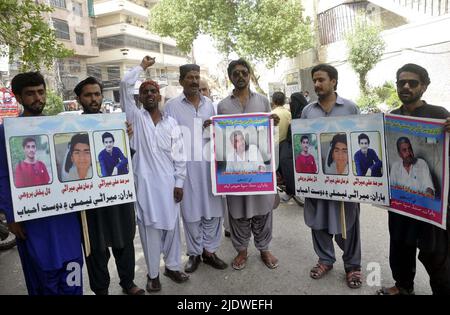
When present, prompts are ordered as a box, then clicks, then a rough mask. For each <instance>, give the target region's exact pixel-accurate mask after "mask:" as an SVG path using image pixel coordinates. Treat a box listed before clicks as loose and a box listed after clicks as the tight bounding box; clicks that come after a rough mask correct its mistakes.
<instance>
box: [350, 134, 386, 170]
mask: <svg viewBox="0 0 450 315" xmlns="http://www.w3.org/2000/svg"><path fill="white" fill-rule="evenodd" d="M350 139H351V149H352V151H351V156H352V170H353V175H355V176H362V177H381V176H383V160H382V159H383V151H382V150H383V147H382V145H381V135H380V133H379V132H378V131H361V132H359V131H357V132H352V133H350Z"/></svg>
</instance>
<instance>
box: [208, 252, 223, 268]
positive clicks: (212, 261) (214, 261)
mask: <svg viewBox="0 0 450 315" xmlns="http://www.w3.org/2000/svg"><path fill="white" fill-rule="evenodd" d="M202 259H203V262H204V263H205V264H207V265H210V266H212V267H213V268H216V269H225V268H227V267H228V265H227V264H226V263H225V262H224V261H223V260H222V259H220V258H219V257H217V255H216V254H215V253H212V254H211V255H210V256H208V255H205V253H203V254H202Z"/></svg>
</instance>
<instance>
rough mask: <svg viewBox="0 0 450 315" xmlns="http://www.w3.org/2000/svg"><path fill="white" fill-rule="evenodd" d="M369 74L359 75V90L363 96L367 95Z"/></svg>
mask: <svg viewBox="0 0 450 315" xmlns="http://www.w3.org/2000/svg"><path fill="white" fill-rule="evenodd" d="M366 76H367V73H360V74H359V90H360V91H361V93H362V94H364V95H367V79H366Z"/></svg>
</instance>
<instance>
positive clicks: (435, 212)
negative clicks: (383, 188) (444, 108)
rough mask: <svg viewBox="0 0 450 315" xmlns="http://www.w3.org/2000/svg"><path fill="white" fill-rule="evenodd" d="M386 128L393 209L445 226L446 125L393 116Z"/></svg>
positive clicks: (446, 179)
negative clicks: (444, 127) (444, 126)
mask: <svg viewBox="0 0 450 315" xmlns="http://www.w3.org/2000/svg"><path fill="white" fill-rule="evenodd" d="M386 126H387V128H386V145H387V150H388V156H389V182H390V190H391V206H390V208H391V209H395V210H398V211H401V212H402V213H403V214H406V215H410V216H418V217H419V218H422V219H424V220H425V221H427V222H430V221H431V222H433V223H438V224H442V223H443V220H445V213H444V212H445V211H446V204H447V195H446V194H447V192H446V189H448V188H447V185H448V173H447V172H446V167H448V166H447V165H446V164H447V163H448V156H447V155H448V143H447V141H448V139H446V134H445V132H444V129H443V122H441V123H438V122H434V121H432V120H430V119H427V120H425V119H421V118H417V119H413V118H406V117H397V116H395V115H390V116H387V119H386Z"/></svg>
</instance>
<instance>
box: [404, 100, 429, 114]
mask: <svg viewBox="0 0 450 315" xmlns="http://www.w3.org/2000/svg"><path fill="white" fill-rule="evenodd" d="M422 102H423V104H422V105H421V106H419V107H417V108H416V109H414V110H413V111H412V113H409V114H410V115H412V116H414V113H417V112H421V111H423V110H425V109H426V106H427V105H428V104H427V102H425V101H424V100H422ZM400 113H401V114H402V115H405V116H407V113H406V109H405V105H402V106H401V107H400Z"/></svg>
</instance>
